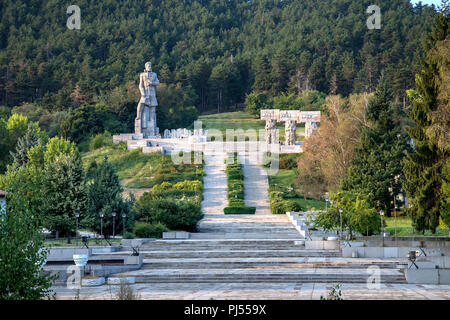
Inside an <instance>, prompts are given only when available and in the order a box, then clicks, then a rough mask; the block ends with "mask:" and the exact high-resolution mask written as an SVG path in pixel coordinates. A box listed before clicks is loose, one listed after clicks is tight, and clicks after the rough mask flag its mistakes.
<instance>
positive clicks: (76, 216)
mask: <svg viewBox="0 0 450 320" xmlns="http://www.w3.org/2000/svg"><path fill="white" fill-rule="evenodd" d="M79 217H80V213H79V212H75V218H76V221H77V223H76V229H75V239H76V241H77V247H78V218H79Z"/></svg>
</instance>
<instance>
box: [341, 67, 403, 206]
mask: <svg viewBox="0 0 450 320" xmlns="http://www.w3.org/2000/svg"><path fill="white" fill-rule="evenodd" d="M390 87H391V85H390V84H389V83H388V81H387V79H386V77H384V76H382V77H381V79H380V83H379V85H378V87H377V90H376V92H375V96H374V97H373V98H372V99H371V100H370V101H369V104H368V108H367V111H366V117H367V119H368V120H369V121H370V127H364V128H363V131H362V133H361V147H360V148H359V149H358V150H357V153H356V158H355V159H354V160H353V164H352V166H351V167H350V169H349V172H348V177H347V178H346V179H344V181H343V183H342V188H343V190H354V191H355V192H357V193H362V194H365V195H367V197H368V201H369V204H370V205H371V206H372V207H374V208H376V209H377V210H381V209H382V210H384V211H385V212H386V213H387V214H388V215H389V214H390V212H391V211H392V210H393V209H394V201H393V198H394V196H396V195H398V194H399V193H400V191H401V187H402V182H403V179H404V176H403V172H402V171H403V165H402V161H403V159H404V154H405V152H406V151H407V150H409V145H408V137H407V135H406V133H405V132H403V131H402V127H401V124H400V120H399V119H400V118H401V109H400V108H399V107H398V106H397V105H395V104H394V103H393V100H394V97H393V94H392V90H391V89H390Z"/></svg>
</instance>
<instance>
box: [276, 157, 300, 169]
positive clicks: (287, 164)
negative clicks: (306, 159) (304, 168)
mask: <svg viewBox="0 0 450 320" xmlns="http://www.w3.org/2000/svg"><path fill="white" fill-rule="evenodd" d="M298 157H299V155H298V154H296V153H288V154H280V159H279V166H280V169H288V170H291V169H297V158H298Z"/></svg>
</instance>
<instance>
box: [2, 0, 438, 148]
mask: <svg viewBox="0 0 450 320" xmlns="http://www.w3.org/2000/svg"><path fill="white" fill-rule="evenodd" d="M70 4H71V3H70V2H69V1H59V0H46V1H40V0H27V1H24V0H14V1H13V0H5V1H2V4H1V6H0V19H1V20H0V39H1V41H0V103H1V104H2V105H4V106H6V107H7V108H9V109H10V108H13V107H16V108H17V110H20V111H21V112H23V113H25V114H26V115H27V116H29V115H30V114H32V115H33V116H34V117H35V118H37V120H39V123H40V125H41V126H44V127H46V128H49V127H51V128H52V130H56V132H57V133H58V134H60V135H62V136H65V137H66V138H70V139H71V140H73V141H77V140H78V139H79V136H82V135H84V134H86V133H89V134H91V133H92V132H90V131H88V132H86V130H84V129H83V130H81V131H78V130H77V127H76V126H74V125H73V123H74V120H75V122H82V121H91V123H90V124H89V127H90V128H92V125H94V127H95V128H100V129H91V130H93V131H95V130H101V129H103V128H104V129H107V130H109V131H110V132H112V133H116V132H120V131H130V130H132V129H133V127H132V126H133V122H132V120H133V116H134V111H135V108H136V103H137V101H138V97H139V92H138V90H137V75H138V73H139V72H142V70H143V65H144V63H145V62H146V61H147V60H151V61H152V62H153V66H154V69H155V71H156V72H157V73H158V75H159V78H160V81H161V83H162V85H161V86H160V87H159V88H158V99H159V102H160V107H159V111H158V117H159V119H158V120H159V124H160V127H161V130H164V129H166V128H174V127H185V126H188V125H189V123H188V121H190V120H192V119H191V118H192V117H193V118H195V117H196V114H197V113H200V112H205V111H210V112H211V111H217V112H221V111H224V110H225V109H226V108H229V107H230V106H237V105H239V104H240V103H243V102H244V101H245V97H246V94H248V93H250V92H252V91H255V92H264V93H266V94H267V95H268V96H269V97H275V96H278V95H281V94H286V95H300V94H301V93H302V92H303V91H305V90H317V91H319V92H322V93H324V94H341V95H343V96H348V95H349V94H350V93H361V92H372V91H374V90H375V88H376V85H377V82H378V78H379V76H380V74H381V72H382V71H384V73H385V76H386V77H387V78H388V79H389V82H390V84H391V86H392V87H393V92H394V96H395V97H396V99H398V100H400V101H401V100H402V99H404V98H405V90H406V89H408V88H410V87H412V86H413V75H414V73H415V72H416V71H417V67H418V66H419V64H418V61H419V58H420V56H421V54H422V50H421V46H420V36H421V35H422V34H423V33H424V32H426V31H428V30H429V29H430V27H431V24H432V18H433V16H434V15H435V9H434V8H433V7H429V6H423V5H417V6H413V5H412V4H411V3H410V2H409V1H408V0H393V1H385V2H383V3H381V4H380V9H381V13H382V28H381V29H380V30H369V29H368V28H367V26H366V20H367V18H368V16H369V15H368V14H367V13H366V9H367V7H368V6H369V5H370V4H371V2H370V1H368V0H327V1H314V0H307V1H280V0H254V1H243V0H230V1H220V0H212V1H201V0H197V1H195V0H189V1H187V0H173V1H161V0H158V1H144V0H125V1H117V0H107V1H100V2H99V1H87V0H80V1H79V2H78V3H77V5H78V6H79V7H80V9H81V29H80V30H76V29H74V30H70V29H68V28H67V27H66V20H67V18H68V17H69V16H68V15H67V13H66V9H67V7H68V6H69V5H70ZM86 105H88V108H91V110H85V109H83V110H81V111H77V109H79V108H80V107H83V106H86ZM94 107H95V110H94V111H95V112H99V110H98V109H102V108H103V110H104V111H106V112H107V113H108V116H107V121H106V120H104V117H103V116H104V115H103V114H102V117H103V118H101V119H100V120H102V121H100V120H98V119H95V117H93V116H91V115H89V114H90V113H91V112H92V108H94ZM80 113H81V115H80ZM86 113H87V115H86ZM186 114H189V115H192V116H190V117H191V118H188V119H185V118H184V117H183V116H180V115H186ZM99 118H100V117H99ZM92 121H93V122H92ZM95 133H96V132H93V133H92V134H95Z"/></svg>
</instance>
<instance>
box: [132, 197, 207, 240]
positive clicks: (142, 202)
mask: <svg viewBox="0 0 450 320" xmlns="http://www.w3.org/2000/svg"><path fill="white" fill-rule="evenodd" d="M136 212H137V218H138V220H140V221H145V222H149V223H156V222H161V223H163V224H164V225H166V226H167V227H168V228H169V229H171V230H183V231H195V230H196V228H197V223H198V222H199V221H200V220H201V219H202V218H203V213H202V212H201V207H200V205H198V204H195V203H192V202H189V201H173V200H166V199H155V200H154V199H152V195H151V194H150V193H144V195H143V196H142V197H140V198H139V200H138V202H137V205H136Z"/></svg>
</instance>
